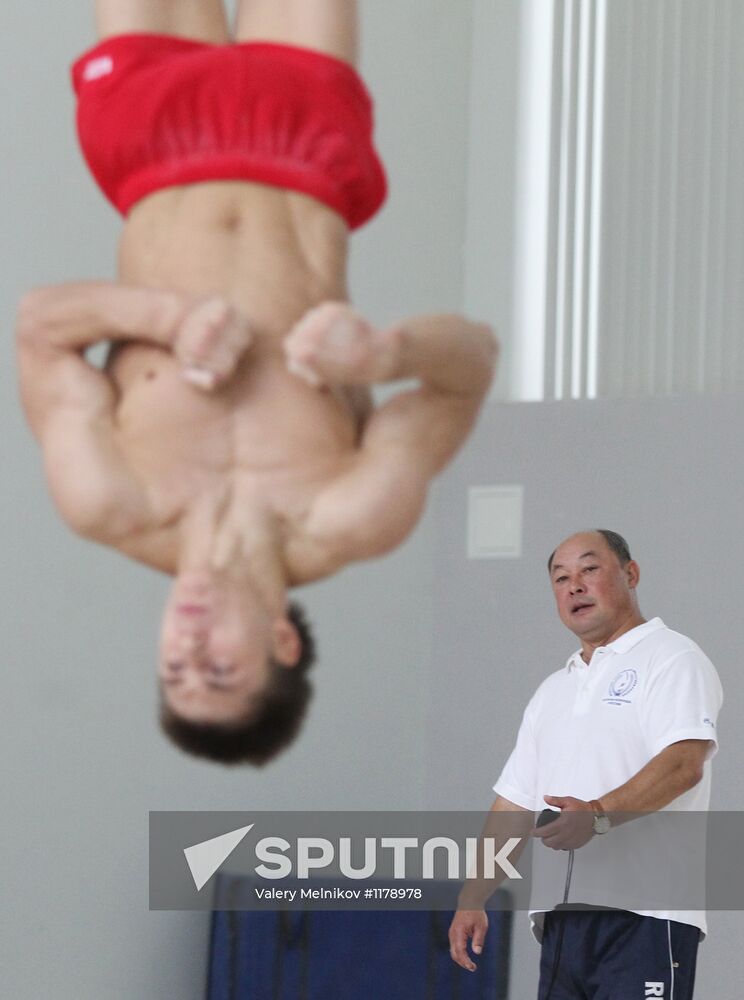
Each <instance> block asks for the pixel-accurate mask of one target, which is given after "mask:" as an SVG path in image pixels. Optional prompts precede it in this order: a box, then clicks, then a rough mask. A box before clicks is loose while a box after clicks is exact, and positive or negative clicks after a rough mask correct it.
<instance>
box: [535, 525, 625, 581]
mask: <svg viewBox="0 0 744 1000" xmlns="http://www.w3.org/2000/svg"><path fill="white" fill-rule="evenodd" d="M593 530H594V531H596V532H597V534H598V535H601V536H602V537H603V538H604V540H605V541H606V542H607V545H608V546H609V548H610V549H611V550H612V551H613V552H614V553H615V555H616V556H617V561H618V562H619V563H620V565H621V566H627V565H628V563H629V562H630V560H631V558H632V556H631V554H630V548H629V547H628V543H627V542H626V541H625V539H624V538H623V536H622V535H618V533H617V532H616V531H610V530H609V529H608V528H594V529H593ZM557 551H558V549H557V548H556V549H553V551H552V552H551V553H550V558H549V559H548V573H549V572H550V571H551V569H552V568H553V557H554V556H555V554H556V552H557Z"/></svg>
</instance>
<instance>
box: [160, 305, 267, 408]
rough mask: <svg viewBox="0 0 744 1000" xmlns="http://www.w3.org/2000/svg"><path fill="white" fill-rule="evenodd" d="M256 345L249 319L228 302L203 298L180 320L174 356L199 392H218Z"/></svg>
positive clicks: (185, 376)
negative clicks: (213, 390)
mask: <svg viewBox="0 0 744 1000" xmlns="http://www.w3.org/2000/svg"><path fill="white" fill-rule="evenodd" d="M252 342H253V334H252V332H251V329H250V325H249V323H248V320H247V319H246V318H245V317H244V316H243V315H242V314H241V313H240V312H239V311H238V310H237V309H236V308H235V306H233V305H232V304H231V303H230V302H228V301H227V299H224V298H221V297H219V296H215V297H213V298H209V299H200V300H199V301H198V302H196V303H195V304H194V305H192V306H191V307H190V308H189V309H188V310H187V311H186V313H185V314H184V316H183V317H182V318H181V320H180V322H179V324H178V327H177V330H176V335H175V339H174V341H173V353H174V355H175V357H176V358H177V359H178V361H179V362H180V363H181V365H182V366H183V371H182V374H183V377H184V378H185V379H186V380H187V381H188V382H191V383H192V384H193V385H195V386H197V387H198V388H200V389H205V390H207V391H209V390H212V389H217V388H219V387H220V386H221V385H224V383H225V382H227V381H228V379H229V378H230V377H231V376H232V375H233V373H234V372H235V369H236V367H237V364H238V362H239V361H240V358H241V357H242V355H243V354H244V353H245V351H246V350H247V349H248V347H249V346H250V345H251V343H252Z"/></svg>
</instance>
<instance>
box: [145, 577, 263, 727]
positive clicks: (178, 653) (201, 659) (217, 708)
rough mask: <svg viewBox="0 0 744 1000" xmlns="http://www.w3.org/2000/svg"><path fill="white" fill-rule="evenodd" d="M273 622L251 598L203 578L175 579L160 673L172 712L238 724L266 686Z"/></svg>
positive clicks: (162, 641) (227, 584)
mask: <svg viewBox="0 0 744 1000" xmlns="http://www.w3.org/2000/svg"><path fill="white" fill-rule="evenodd" d="M271 652H272V627H271V620H270V618H269V616H268V614H267V613H266V611H265V609H264V608H263V607H262V605H261V603H260V601H258V600H257V599H255V596H254V595H252V594H251V592H246V591H245V590H244V589H243V588H240V587H238V586H236V585H234V584H232V583H230V581H225V580H219V579H216V578H214V577H212V576H209V575H206V574H200V575H196V574H188V575H185V576H182V577H178V578H177V579H176V581H175V583H174V585H173V588H172V590H171V594H170V596H169V598H168V602H167V604H166V607H165V612H164V614H163V621H162V627H161V632H160V663H159V668H158V675H159V678H160V683H161V686H162V692H163V697H164V699H165V701H166V703H167V704H168V706H169V707H170V708H171V709H172V711H174V712H175V713H176V714H177V715H179V716H180V717H181V718H183V719H187V720H189V721H193V722H217V723H219V722H224V723H227V722H234V721H238V720H239V719H241V718H243V717H244V716H245V715H246V712H247V711H248V710H249V708H250V703H251V699H252V697H253V696H255V695H257V694H259V693H260V692H261V691H262V690H263V689H264V687H265V685H266V683H267V681H268V678H269V671H270V665H269V658H270V656H271Z"/></svg>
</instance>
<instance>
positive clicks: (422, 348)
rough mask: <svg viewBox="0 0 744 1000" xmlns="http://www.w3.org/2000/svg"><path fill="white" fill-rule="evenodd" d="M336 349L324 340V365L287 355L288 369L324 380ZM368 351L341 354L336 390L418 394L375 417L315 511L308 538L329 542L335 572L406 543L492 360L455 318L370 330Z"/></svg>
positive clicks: (484, 334)
mask: <svg viewBox="0 0 744 1000" xmlns="http://www.w3.org/2000/svg"><path fill="white" fill-rule="evenodd" d="M305 339H307V338H305ZM338 339H339V338H338V336H337V337H336V339H335V341H334V338H333V337H331V338H330V340H331V344H330V350H329V353H328V354H327V355H324V354H323V349H322V348H321V349H316V356H315V358H314V359H313V358H312V357H311V356H310V353H309V352H306V353H305V354H304V355H303V354H302V351H301V350H300V349H299V348H298V349H297V350H295V351H294V352H293V353H294V354H295V355H298V354H299V357H294V358H291V360H292V361H293V362H296V361H298V362H299V364H300V366H302V365H306V366H307V365H310V366H312V365H315V366H316V371H321V370H323V369H325V371H324V374H325V376H326V377H327V378H328V377H330V376H331V375H333V371H332V367H333V364H336V365H339V364H340V363H341V362H340V360H339V359H340V358H341V355H342V353H343V352H342V351H341V350H339V345H338ZM361 339H362V340H363V339H364V337H362V338H361ZM358 340H359V338H358ZM366 341H367V348H368V349H366V354H365V351H362V350H361V344H360V342H357V344H356V348H357V350H356V353H355V352H354V351H350V352H348V356H347V360H346V361H344V362H343V364H345V366H346V370H345V371H343V372H341V371H337V372H336V373H335V374H336V377H337V378H338V380H339V381H341V380H343V381H347V382H351V383H352V384H360V383H367V384H370V383H372V382H390V381H394V380H398V379H410V378H417V379H418V380H419V385H418V387H417V388H414V389H411V390H408V391H403V392H401V393H400V394H398V395H397V396H394V397H393V398H392V399H390V400H389V401H388V402H387V403H385V405H383V406H381V407H380V408H378V409H377V410H375V411H373V413H372V415H371V416H370V417H369V419H368V421H367V423H366V426H365V429H364V434H363V437H362V441H361V445H360V448H359V452H358V455H357V457H356V460H355V462H354V464H353V466H352V467H351V468H350V469H348V470H347V471H346V472H344V473H343V474H342V475H341V476H339V477H338V478H337V479H336V480H335V481H334V482H333V483H332V484H331V485H330V486H329V487H328V488H327V489H326V490H324V491H323V492H322V493H321V494H320V495H319V496H318V497H317V499H316V502H315V504H314V505H313V509H312V511H311V514H310V517H309V519H308V533H309V534H310V535H311V536H314V537H316V538H322V537H325V538H327V539H329V540H330V541H329V544H331V545H335V546H336V548H337V556H338V561H339V563H340V564H343V563H344V562H347V561H351V560H353V559H365V558H370V557H372V556H376V555H381V554H383V553H385V552H387V551H390V550H391V549H393V548H395V546H397V545H398V544H400V543H401V542H402V541H403V539H405V538H406V536H407V535H408V534H409V533H410V531H411V530H412V529H413V527H414V526H415V524H416V523H417V521H418V519H419V517H420V516H421V512H422V510H423V507H424V504H425V500H426V492H427V488H428V485H429V482H430V481H431V479H432V478H433V476H435V475H436V474H437V473H438V472H439V471H440V470H441V469H443V468H444V466H445V465H446V464H447V463H448V462H449V460H450V459H451V458H452V457H453V456H454V454H455V452H456V451H457V450H458V448H459V447H460V445H461V444H462V442H463V441H464V440H465V438H466V437H467V435H468V434H469V432H470V431H471V429H472V427H473V425H474V423H475V420H476V417H477V415H478V411H479V409H480V407H481V404H482V402H483V399H484V397H485V395H486V393H487V391H488V388H489V386H490V384H491V379H492V376H493V371H494V367H495V363H496V355H497V342H496V340H495V337H494V335H493V332H492V330H491V329H490V328H489V327H488V326H485V325H483V324H480V323H471V322H469V321H468V320H466V319H464V318H463V317H461V316H455V315H434V316H423V317H418V318H414V319H410V320H407V321H405V322H404V323H401V324H397V325H396V326H394V327H391V328H390V329H388V330H383V331H379V332H375V331H371V330H369V329H368V332H367V336H366ZM331 354H335V359H336V360H335V361H334V362H331V360H330V357H331ZM361 355H365V356H364V357H363V358H362V360H360V357H361ZM352 356H353V360H348V359H349V358H352ZM324 357H326V358H327V359H328V360H327V361H324Z"/></svg>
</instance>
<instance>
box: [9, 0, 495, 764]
mask: <svg viewBox="0 0 744 1000" xmlns="http://www.w3.org/2000/svg"><path fill="white" fill-rule="evenodd" d="M96 15H97V27H98V31H99V36H100V40H99V43H98V44H97V45H96V46H95V47H94V48H92V49H90V50H89V51H88V52H86V53H85V54H84V55H83V56H82V57H81V58H80V59H78V61H77V62H76V63H75V64H74V66H73V83H74V87H75V91H76V93H77V97H78V132H79V136H80V140H81V145H82V149H83V152H84V155H85V158H86V160H87V162H88V165H89V167H90V169H91V171H92V173H93V175H94V177H95V179H96V180H97V182H98V184H99V185H100V187H101V188H102V190H103V191H104V193H105V194H106V195H107V197H108V198H109V199H110V201H111V202H112V203H113V204H114V205H115V206H116V207H117V208H118V209H119V211H120V212H121V213H122V215H123V216H124V220H125V221H124V226H123V231H122V234H121V240H120V246H119V279H120V281H119V282H118V283H105V282H83V283H75V284H69V285H63V286H60V287H53V288H42V289H38V290H35V291H32V292H30V293H29V294H28V295H26V296H25V297H24V300H23V302H22V303H21V307H20V310H19V319H18V350H19V364H20V374H21V389H22V398H23V403H24V408H25V411H26V414H27V417H28V420H29V423H30V425H31V428H32V430H33V432H34V434H35V435H36V437H37V438H38V440H39V442H40V444H41V447H42V449H43V454H44V461H45V468H46V475H47V479H48V483H49V488H50V491H51V493H52V496H53V499H54V501H55V504H56V506H57V508H58V510H59V512H60V514H61V516H62V518H63V519H64V520H65V521H66V522H67V524H68V525H69V526H70V527H71V528H72V529H73V530H74V531H75V532H77V533H78V534H80V535H82V536H84V537H86V538H89V539H93V540H95V541H97V542H101V543H103V544H105V545H109V546H113V547H114V548H116V549H118V550H119V551H121V552H122V553H124V554H125V555H127V556H130V557H132V558H134V559H136V560H138V561H140V562H142V563H145V564H147V565H148V566H152V567H154V568H156V569H158V570H161V571H164V572H166V573H169V574H172V575H174V576H175V582H174V584H173V587H172V590H171V593H170V596H169V599H168V601H167V604H166V608H165V612H164V616H163V622H162V629H161V637H160V662H159V684H160V688H161V723H162V725H163V727H164V729H165V731H166V732H167V733H168V734H169V735H170V737H171V738H172V739H173V740H174V741H175V742H176V743H177V744H178V745H179V746H181V747H182V748H183V749H185V750H187V751H190V752H192V753H197V754H201V755H202V756H206V757H208V758H211V759H213V760H219V761H223V762H225V763H228V762H235V761H241V760H243V761H245V760H248V761H251V762H253V763H263V762H264V761H265V760H267V759H269V758H270V757H271V756H273V755H274V754H275V753H276V752H278V750H280V749H281V748H282V747H283V746H285V745H286V744H287V743H288V742H289V741H290V740H291V739H292V738H293V736H294V735H295V734H296V732H297V730H298V728H299V725H300V723H301V719H302V716H303V714H304V711H305V707H306V704H307V701H308V698H309V695H310V685H309V683H308V681H307V677H306V671H307V667H308V666H309V665H310V663H311V662H312V659H313V640H312V636H311V633H310V631H309V629H308V628H307V625H306V622H305V621H304V618H303V615H302V612H301V609H299V607H298V606H297V605H294V604H290V603H288V590H289V588H291V587H294V586H297V585H300V584H304V583H308V582H309V581H312V580H317V579H319V578H321V577H325V576H328V575H329V574H332V573H334V572H336V571H337V570H339V569H340V568H341V567H343V566H345V565H346V564H347V563H349V562H353V561H354V560H359V559H366V558H370V557H374V556H377V555H381V554H383V553H385V552H388V551H390V550H391V549H393V548H395V547H396V546H397V545H398V544H400V543H401V542H402V541H403V540H404V539H405V538H406V537H407V536H408V534H409V533H410V532H411V531H412V529H413V527H414V526H415V525H416V523H417V521H418V519H419V517H420V515H421V513H422V509H423V506H424V503H425V496H426V492H427V487H428V484H429V482H430V480H431V478H432V477H433V476H434V475H435V474H436V473H437V472H439V471H440V470H441V469H442V468H443V466H444V465H445V464H446V463H447V462H448V460H449V459H450V458H451V457H452V455H453V454H454V453H455V451H456V450H457V448H458V447H459V445H460V444H461V443H462V441H463V440H464V438H465V437H466V436H467V434H468V432H469V431H470V429H471V427H472V426H473V423H474V421H475V418H476V416H477V413H478V410H479V408H480V405H481V402H482V400H483V398H484V396H485V394H486V391H487V389H488V386H489V384H490V380H491V375H492V371H493V364H494V357H495V343H494V338H493V334H492V332H491V331H490V329H489V328H488V327H487V326H484V325H482V324H478V323H470V322H468V321H467V320H465V319H463V318H461V317H459V316H455V315H435V316H426V317H419V318H415V319H410V320H405V321H403V322H400V323H396V324H395V325H393V326H391V327H389V328H386V329H375V328H373V327H372V326H371V325H370V324H369V323H368V322H366V321H365V319H363V318H362V317H360V316H359V315H357V314H356V313H355V312H353V311H352V309H351V307H350V306H349V305H348V302H347V289H346V257H347V243H348V236H349V232H350V230H353V229H355V228H357V227H358V226H360V225H362V224H363V223H364V222H365V221H367V220H368V219H370V218H371V217H372V216H373V215H374V213H375V212H376V211H377V209H378V208H379V207H380V205H381V204H382V202H383V200H384V197H385V188H386V182H385V175H384V171H383V168H382V166H381V164H380V161H379V159H378V157H377V154H376V152H375V149H374V146H373V143H372V106H371V102H370V98H369V95H368V93H367V91H366V89H365V87H364V84H363V83H362V81H361V79H360V78H359V76H358V75H357V72H356V70H355V68H354V66H355V60H356V51H357V11H356V4H355V2H353V0H243V2H241V3H240V5H239V9H238V12H237V17H236V22H235V33H234V35H231V33H230V31H229V28H228V24H227V21H226V16H225V12H224V10H223V6H222V0H179V2H178V3H174V2H168V0H98V3H97V7H96ZM102 341H103V342H109V343H110V345H111V346H110V350H109V355H108V360H107V362H106V364H105V366H104V367H103V369H102V370H101V369H99V368H97V367H95V366H94V365H93V364H91V363H89V362H88V360H86V357H85V351H86V349H87V348H89V347H90V346H91V345H93V344H95V343H98V342H102ZM411 377H413V378H416V379H418V387H417V388H414V389H412V390H406V391H402V392H401V393H400V394H399V395H397V396H395V397H393V398H392V399H391V400H389V401H388V402H387V403H385V405H382V406H380V407H378V408H377V409H375V408H374V406H373V405H372V403H371V401H370V395H369V386H371V385H372V384H374V383H380V382H389V381H393V380H396V379H402V378H411Z"/></svg>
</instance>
